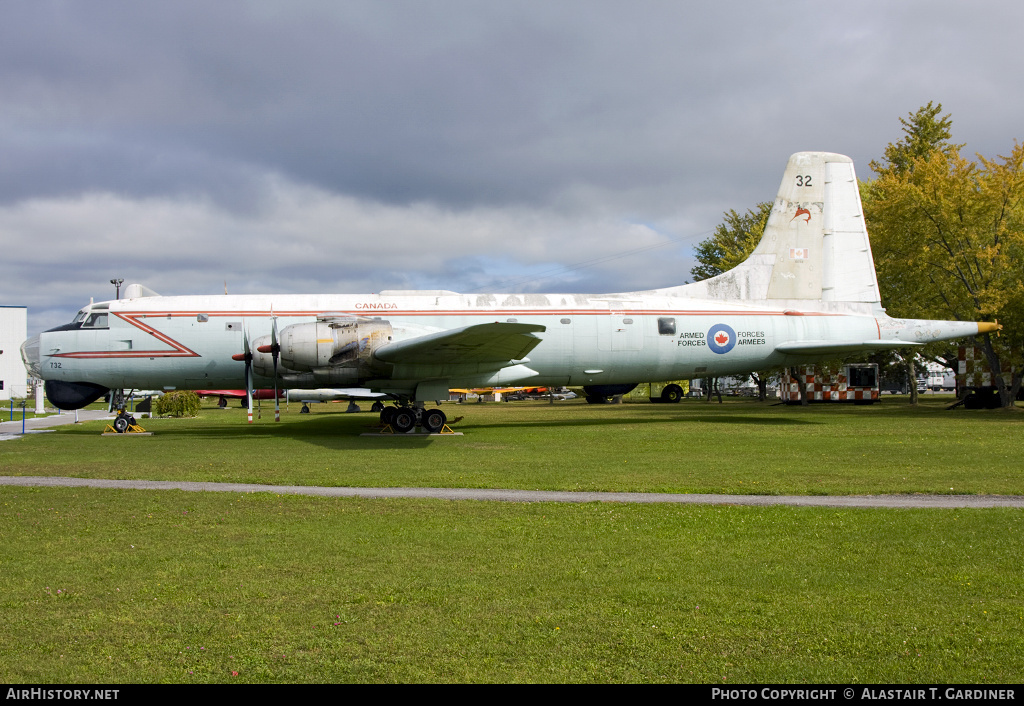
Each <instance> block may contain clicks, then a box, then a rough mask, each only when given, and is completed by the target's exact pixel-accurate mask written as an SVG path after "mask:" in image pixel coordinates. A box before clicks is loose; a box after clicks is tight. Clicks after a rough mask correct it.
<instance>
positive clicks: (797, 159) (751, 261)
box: [676, 152, 881, 311]
mask: <svg viewBox="0 0 1024 706" xmlns="http://www.w3.org/2000/svg"><path fill="white" fill-rule="evenodd" d="M676 289H678V290H680V291H679V292H678V293H679V294H681V295H684V296H693V297H706V298H711V299H744V300H752V301H758V300H773V301H774V302H779V301H792V302H793V306H794V307H800V308H809V306H810V305H812V302H820V303H821V304H820V308H823V309H828V310H833V309H846V310H849V309H862V310H865V311H871V310H875V309H879V308H880V307H881V301H880V298H879V295H878V280H877V278H876V277H875V263H874V260H873V259H872V257H871V245H870V243H869V242H868V233H867V228H866V227H865V224H864V212H863V209H862V207H861V202H860V191H859V188H858V185H857V177H856V175H855V174H854V171H853V160H851V159H850V158H849V157H845V156H843V155H840V154H831V153H828V152H798V153H796V154H794V155H793V156H792V157H790V158H789V164H788V165H787V166H786V173H785V175H784V176H783V177H782V185H781V186H780V187H779V194H778V196H777V197H776V199H775V205H774V206H773V207H772V212H771V215H770V216H769V217H768V223H767V224H766V225H765V229H764V235H763V236H762V238H761V242H760V243H759V244H758V246H757V247H756V248H755V249H754V251H753V252H752V253H751V255H750V257H749V258H747V260H746V261H745V262H743V263H742V264H741V265H739V266H738V267H736V268H735V269H732V270H730V271H728V272H725V273H723V274H721V275H718V276H717V277H713V278H711V279H708V280H704V281H702V282H696V283H694V284H690V285H685V287H682V288H676ZM682 290H685V291H682Z"/></svg>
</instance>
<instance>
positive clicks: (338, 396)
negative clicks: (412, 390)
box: [287, 387, 390, 402]
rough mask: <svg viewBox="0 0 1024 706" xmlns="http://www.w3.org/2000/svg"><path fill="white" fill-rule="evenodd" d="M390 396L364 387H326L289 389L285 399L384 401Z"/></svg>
mask: <svg viewBox="0 0 1024 706" xmlns="http://www.w3.org/2000/svg"><path fill="white" fill-rule="evenodd" d="M388 397H390V395H388V394H386V393H383V392H373V391H372V390H368V389H366V388H365V387H327V388H319V389H316V390H303V389H290V390H287V399H288V400H290V401H292V402H333V401H335V400H380V399H384V400H386V399H387V398H388Z"/></svg>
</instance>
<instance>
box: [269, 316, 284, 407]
mask: <svg viewBox="0 0 1024 706" xmlns="http://www.w3.org/2000/svg"><path fill="white" fill-rule="evenodd" d="M270 324H271V327H270V349H271V350H270V355H271V356H272V357H273V359H274V421H275V422H279V421H281V400H280V399H279V398H278V396H277V359H278V358H279V357H280V355H281V344H280V343H278V342H277V317H276V316H274V307H270Z"/></svg>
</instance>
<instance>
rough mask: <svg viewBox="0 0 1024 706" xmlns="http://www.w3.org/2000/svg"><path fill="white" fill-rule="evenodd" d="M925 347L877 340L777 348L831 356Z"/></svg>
mask: <svg viewBox="0 0 1024 706" xmlns="http://www.w3.org/2000/svg"><path fill="white" fill-rule="evenodd" d="M921 345H924V344H923V343H915V342H913V341H896V340H885V339H875V340H872V341H794V342H792V343H782V344H780V345H778V346H775V350H776V351H778V352H779V353H787V354H789V355H831V354H833V353H835V354H840V353H857V352H859V351H866V352H871V351H884V350H892V349H893V348H907V347H916V346H921Z"/></svg>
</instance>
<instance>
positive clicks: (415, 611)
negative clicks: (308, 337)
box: [0, 399, 1024, 684]
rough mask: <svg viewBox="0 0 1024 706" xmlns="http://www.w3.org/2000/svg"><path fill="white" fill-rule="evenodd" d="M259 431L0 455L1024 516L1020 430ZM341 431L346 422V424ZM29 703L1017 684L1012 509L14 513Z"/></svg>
mask: <svg viewBox="0 0 1024 706" xmlns="http://www.w3.org/2000/svg"><path fill="white" fill-rule="evenodd" d="M314 409H315V410H317V411H315V412H314V414H312V415H301V416H300V415H298V414H297V406H296V405H293V406H292V410H291V412H290V413H288V414H286V415H285V418H284V421H283V422H282V423H281V424H280V425H275V424H274V423H273V421H272V418H273V413H272V410H271V411H270V413H269V414H268V413H267V408H266V407H264V415H263V420H262V421H261V422H260V423H258V424H256V425H253V426H252V427H249V426H248V425H246V424H245V420H244V411H242V410H239V409H238V408H237V407H233V408H231V409H229V410H226V411H222V410H217V409H207V410H204V413H203V415H202V416H201V417H200V418H198V419H196V420H153V421H151V422H150V421H147V422H145V423H144V426H146V428H147V429H150V430H152V431H154V432H155V435H154V436H152V437H140V438H114V439H111V438H102V437H100V436H99V435H98V432H99V430H100V429H101V428H102V424H101V423H93V424H87V425H82V426H79V427H72V428H67V429H63V430H60V431H56V432H53V433H47V434H36V435H31V436H29V437H27V438H25V439H19V440H15V441H6V442H2V443H0V468H2V471H0V472H2V474H4V475H73V476H82V477H104V478H158V479H168V480H175V479H190V480H212V481H223V480H230V481H245V482H263V483H274V484H318V485H364V486H433V485H438V486H457V487H503V488H504V487H512V488H527V489H532V488H544V489H568V490H572V489H581V490H583V489H585V490H641V491H675V492H727V493H750V492H753V493H771V494H783V493H785V494H788V493H815V494H817V493H826V494H847V493H881V492H886V493H889V492H896V493H901V492H902V493H916V492H944V493H957V494H959V493H1012V494H1024V481H1022V471H1024V468H1022V465H1024V462H1022V459H1021V453H1020V450H1021V443H1020V438H1021V431H1022V429H1024V427H1022V424H1024V415H1022V414H1021V413H1020V411H1016V412H1014V411H1009V412H1001V411H996V412H982V411H979V412H968V411H965V410H954V411H946V410H944V409H943V404H942V403H941V402H938V401H936V402H932V403H930V404H929V403H926V404H924V405H922V406H921V407H920V408H917V409H911V408H909V407H907V406H906V405H903V404H898V403H893V401H891V400H890V399H886V400H885V404H883V405H876V406H874V407H839V406H837V407H810V408H799V407H795V408H794V407H771V406H766V405H761V404H758V403H756V402H748V401H740V402H731V403H730V402H727V403H726V404H723V405H718V404H716V403H712V404H710V405H705V404H703V403H699V402H686V403H684V404H682V405H672V406H666V405H645V404H633V405H621V406H619V405H614V406H600V407H594V406H588V405H583V404H573V403H570V404H568V405H567V404H565V403H557V404H556V405H553V406H550V405H547V404H544V403H514V404H487V405H475V404H469V405H462V406H457V405H451V406H446V411H448V413H449V415H450V416H453V417H454V416H457V415H464V416H465V419H464V420H463V421H462V422H461V423H459V424H458V425H457V426H456V428H457V429H458V430H459V431H462V432H464V433H465V436H462V437H451V438H443V439H437V438H431V439H422V438H421V439H409V438H403V439H381V438H368V437H360V436H358V433H359V432H360V431H363V426H364V425H368V424H370V422H371V420H372V416H371V415H370V414H368V413H365V414H353V415H345V414H342V413H340V409H341V408H339V407H337V406H333V407H326V406H323V405H321V406H318V407H316V408H314ZM325 410H330V411H329V412H327V411H325ZM0 502H2V506H0V536H2V537H4V543H3V549H2V550H0V618H2V624H3V625H4V640H3V641H2V642H0V680H3V681H7V682H31V683H41V682H58V683H64V682H114V683H128V682H200V683H207V682H233V681H238V682H307V681H308V682H321V681H327V682H390V681H397V682H409V681H423V682H662V681H664V682H712V683H719V684H721V683H726V684H728V683H742V682H863V683H879V682H968V683H972V682H1012V683H1018V682H1020V681H1022V678H1024V656H1022V655H1024V639H1022V637H1021V635H1022V628H1024V600H1022V596H1021V592H1020V591H1021V589H1020V585H1021V566H1022V563H1024V562H1022V559H1024V549H1022V546H1024V543H1022V541H1021V540H1022V535H1021V529H1022V520H1024V514H1022V513H1021V512H1020V511H1015V510H995V509H994V510H880V509H873V510H862V509H857V510H853V509H816V508H790V507H771V508H752V507H738V506H698V507H694V506H667V505H643V506H639V505H636V506H633V505H618V504H601V503H587V504H546V503H535V504H512V503H485V502H470V501H459V502H450V501H429V500H365V499H352V498H340V499H328V498H307V497H296V496H276V495H273V494H269V493H255V494H237V495H233V494H213V493H211V494H206V493H184V492H178V491H168V492H157V491H112V490H93V489H72V488H67V489H65V488H52V489H42V488H16V487H5V488H0Z"/></svg>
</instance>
